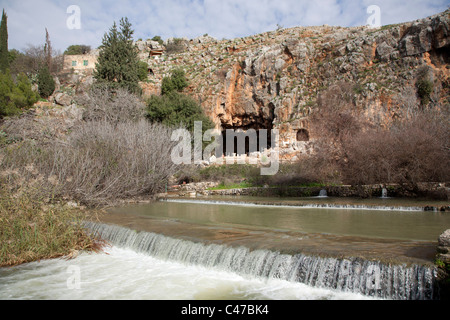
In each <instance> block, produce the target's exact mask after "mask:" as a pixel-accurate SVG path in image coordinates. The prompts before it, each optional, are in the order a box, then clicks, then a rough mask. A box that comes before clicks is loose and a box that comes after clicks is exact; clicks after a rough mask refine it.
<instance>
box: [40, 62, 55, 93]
mask: <svg viewBox="0 0 450 320" xmlns="http://www.w3.org/2000/svg"><path fill="white" fill-rule="evenodd" d="M37 78H38V88H39V94H40V95H41V97H42V98H48V97H49V96H50V95H51V94H52V93H53V91H55V80H53V77H52V75H51V74H50V71H48V68H47V65H43V66H41V68H40V69H39V73H38V76H37Z"/></svg>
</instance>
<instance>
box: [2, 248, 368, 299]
mask: <svg viewBox="0 0 450 320" xmlns="http://www.w3.org/2000/svg"><path fill="white" fill-rule="evenodd" d="M74 271H79V281H80V282H79V285H78V286H74V283H73V281H72V280H73V278H74V274H75V273H74ZM0 299H1V300H5V299H7V300H13V299H20V300H27V299H33V300H240V299H244V300H367V299H372V298H369V297H365V296H363V295H360V294H355V293H351V292H340V291H336V290H328V289H323V288H313V287H309V286H307V285H305V284H301V283H294V282H290V281H285V280H280V279H268V278H259V277H251V276H241V275H238V274H236V273H233V272H225V271H221V270H217V269H213V268H208V267H203V266H198V265H187V264H183V263H177V262H173V261H165V260H161V259H157V258H154V257H151V256H148V255H146V254H142V253H137V252H135V251H134V250H130V249H121V248H118V247H111V248H110V249H108V250H107V251H106V253H100V254H87V253H83V254H81V255H80V256H79V257H77V258H76V259H73V260H62V259H57V260H48V261H42V262H34V263H30V264H26V265H23V266H19V267H14V268H3V269H0Z"/></svg>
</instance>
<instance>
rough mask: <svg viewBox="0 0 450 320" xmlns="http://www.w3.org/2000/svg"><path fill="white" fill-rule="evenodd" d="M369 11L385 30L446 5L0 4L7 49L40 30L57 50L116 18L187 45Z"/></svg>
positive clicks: (249, 0) (246, 1) (335, 0)
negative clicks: (373, 8) (377, 10)
mask: <svg viewBox="0 0 450 320" xmlns="http://www.w3.org/2000/svg"><path fill="white" fill-rule="evenodd" d="M71 5H75V6H77V7H78V8H79V15H78V12H77V11H73V10H68V8H69V7H70V6H71ZM371 5H377V6H378V7H379V8H380V13H381V15H380V17H381V24H382V25H386V24H393V23H400V22H406V21H412V20H416V19H420V18H424V17H427V16H430V15H433V14H436V13H439V12H442V11H444V10H446V9H447V8H449V6H450V0H427V1H423V0H409V1H405V0H356V1H355V0H316V1H313V0H0V8H4V9H5V10H6V13H7V15H8V32H9V48H10V49H13V48H14V49H18V50H22V49H24V48H26V47H27V45H28V44H32V45H40V44H43V43H44V42H45V28H47V29H48V31H49V34H50V40H51V41H52V45H53V47H54V48H55V49H59V50H61V51H64V50H65V49H66V48H67V47H68V46H69V45H72V44H86V45H90V46H92V47H93V48H96V47H98V46H99V45H100V44H101V40H102V37H103V35H104V34H105V32H107V31H108V30H109V29H110V27H111V26H112V25H113V23H114V21H116V22H118V21H119V20H120V18H122V17H128V19H129V20H130V22H131V23H132V26H133V29H134V30H135V35H134V38H135V39H139V38H142V39H148V38H152V37H154V36H155V35H160V36H161V37H162V38H163V39H167V38H170V37H187V38H189V39H193V38H195V37H198V36H201V35H203V34H205V33H208V34H209V35H211V36H213V37H215V38H217V39H222V38H227V39H232V38H236V37H243V36H249V35H254V34H258V33H262V32H266V31H270V30H275V29H276V28H277V25H281V26H283V27H285V28H288V27H295V26H317V25H323V24H328V25H333V26H343V27H350V26H360V25H366V24H367V19H368V18H369V17H370V14H368V13H367V8H368V7H369V6H371ZM78 21H79V22H80V24H78ZM68 22H69V23H68Z"/></svg>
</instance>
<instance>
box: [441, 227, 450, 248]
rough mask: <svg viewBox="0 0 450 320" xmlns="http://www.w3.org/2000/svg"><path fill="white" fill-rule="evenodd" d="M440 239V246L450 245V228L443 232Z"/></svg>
mask: <svg viewBox="0 0 450 320" xmlns="http://www.w3.org/2000/svg"><path fill="white" fill-rule="evenodd" d="M438 241H439V246H440V247H450V229H448V230H446V231H445V232H444V233H443V234H441V235H440V236H439V239H438Z"/></svg>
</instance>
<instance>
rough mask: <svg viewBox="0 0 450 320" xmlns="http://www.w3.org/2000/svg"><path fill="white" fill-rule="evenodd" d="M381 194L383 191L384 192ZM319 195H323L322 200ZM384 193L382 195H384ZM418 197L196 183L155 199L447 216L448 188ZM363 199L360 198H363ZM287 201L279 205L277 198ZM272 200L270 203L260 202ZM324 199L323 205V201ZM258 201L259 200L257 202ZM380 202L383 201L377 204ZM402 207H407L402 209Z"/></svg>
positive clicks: (435, 186)
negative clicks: (362, 207)
mask: <svg viewBox="0 0 450 320" xmlns="http://www.w3.org/2000/svg"><path fill="white" fill-rule="evenodd" d="M383 190H384V191H383ZM321 192H322V193H323V194H322V196H321ZM384 192H385V193H384ZM418 192H419V193H420V194H422V196H421V197H417V196H413V195H411V194H410V193H408V192H407V191H405V189H404V188H402V187H401V186H399V185H368V186H347V185H341V186H264V187H229V188H227V187H223V186H220V185H219V184H218V183H216V182H199V183H190V184H183V185H176V186H172V187H170V188H169V189H168V192H167V193H165V194H159V195H157V196H156V198H159V199H164V198H172V197H178V198H199V199H202V198H212V199H214V197H219V198H220V197H230V199H229V200H232V198H233V197H235V200H237V201H249V202H258V203H261V204H264V203H266V204H274V205H304V204H321V203H323V202H327V203H332V204H336V205H341V206H346V205H349V206H351V205H359V204H361V205H367V206H372V207H383V206H386V207H405V206H409V207H417V208H418V209H419V210H424V211H440V212H450V202H449V201H448V199H449V195H450V188H449V187H448V186H447V184H444V183H422V184H420V189H419V190H418ZM362 195H363V196H362ZM281 197H283V198H288V199H290V200H285V199H284V200H283V202H282V203H280V201H278V200H277V198H281ZM261 198H265V199H267V198H271V201H267V200H261ZM325 198H328V199H326V201H324V199H325ZM258 199H259V200H258ZM380 199H382V200H383V201H380ZM405 203H408V204H407V205H405Z"/></svg>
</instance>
